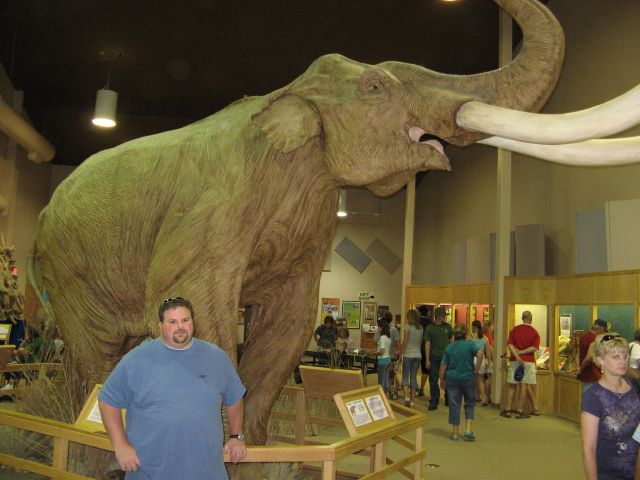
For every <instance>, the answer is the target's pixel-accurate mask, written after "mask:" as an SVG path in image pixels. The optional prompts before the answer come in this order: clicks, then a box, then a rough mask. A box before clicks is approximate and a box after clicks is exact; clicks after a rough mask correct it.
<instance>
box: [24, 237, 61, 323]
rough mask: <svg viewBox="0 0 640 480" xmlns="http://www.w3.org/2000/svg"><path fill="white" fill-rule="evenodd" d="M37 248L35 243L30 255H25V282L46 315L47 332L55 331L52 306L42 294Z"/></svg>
mask: <svg viewBox="0 0 640 480" xmlns="http://www.w3.org/2000/svg"><path fill="white" fill-rule="evenodd" d="M37 250H38V246H37V243H36V244H34V246H33V249H32V250H31V255H29V256H28V257H27V282H28V284H29V285H30V286H31V288H32V289H33V291H34V292H35V294H36V297H38V301H39V302H40V305H41V306H42V308H43V309H44V312H45V314H46V315H47V329H46V330H47V331H49V332H55V327H56V326H57V322H56V317H55V314H54V313H53V308H51V304H50V303H49V302H48V301H47V300H46V299H45V298H44V295H43V286H44V285H43V284H44V282H43V278H42V274H41V271H40V265H39V263H38V256H37Z"/></svg>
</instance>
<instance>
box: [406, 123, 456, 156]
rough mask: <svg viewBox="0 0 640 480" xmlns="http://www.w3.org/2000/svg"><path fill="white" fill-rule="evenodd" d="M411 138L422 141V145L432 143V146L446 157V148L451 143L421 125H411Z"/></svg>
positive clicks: (417, 141) (418, 141)
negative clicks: (425, 129)
mask: <svg viewBox="0 0 640 480" xmlns="http://www.w3.org/2000/svg"><path fill="white" fill-rule="evenodd" d="M409 138H410V139H411V140H412V141H414V142H416V143H421V144H422V145H430V146H431V147H433V148H435V149H436V150H437V151H438V152H439V153H440V154H441V155H443V156H445V157H446V154H445V153H444V149H445V147H446V146H447V145H449V143H448V142H446V141H445V140H443V139H442V138H440V137H437V136H435V135H431V134H430V133H427V132H426V131H424V130H423V129H421V128H420V127H411V128H410V129H409Z"/></svg>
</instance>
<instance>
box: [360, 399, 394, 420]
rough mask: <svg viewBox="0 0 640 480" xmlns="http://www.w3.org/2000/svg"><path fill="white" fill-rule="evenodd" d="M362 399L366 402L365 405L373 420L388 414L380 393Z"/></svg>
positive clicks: (385, 416)
mask: <svg viewBox="0 0 640 480" xmlns="http://www.w3.org/2000/svg"><path fill="white" fill-rule="evenodd" d="M364 401H365V402H366V403H367V407H369V411H370V412H371V415H372V416H373V419H374V420H382V419H383V418H387V417H388V416H389V412H388V411H387V408H386V407H385V405H384V402H383V401H382V397H380V395H371V396H370V397H365V399H364Z"/></svg>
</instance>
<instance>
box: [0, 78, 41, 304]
mask: <svg viewBox="0 0 640 480" xmlns="http://www.w3.org/2000/svg"><path fill="white" fill-rule="evenodd" d="M0 77H1V78H0V95H2V97H3V98H4V99H5V101H6V102H7V103H9V104H10V105H11V104H12V99H13V96H14V91H13V88H12V87H11V82H10V81H9V79H8V77H7V76H6V74H5V72H4V70H3V69H2V67H1V66H0ZM50 177H51V164H49V163H45V164H36V163H33V162H31V161H30V160H28V159H27V157H26V152H25V151H24V150H23V149H22V148H20V147H16V148H15V153H14V148H13V147H11V146H10V145H9V141H8V139H7V137H6V136H5V135H4V134H1V133H0V189H1V190H0V193H2V195H4V197H6V199H7V201H8V204H9V206H8V209H7V211H6V212H5V213H4V214H0V233H1V234H2V235H3V237H4V239H5V242H6V243H7V244H8V245H15V247H16V249H15V259H16V261H17V264H18V282H19V286H20V289H21V290H22V291H23V292H24V287H25V282H26V271H27V269H26V266H27V257H28V255H29V253H30V250H31V245H32V243H33V238H34V236H35V231H36V228H37V224H38V215H39V214H40V211H41V210H42V209H43V208H44V206H45V205H46V204H47V202H48V201H49V191H50V181H51V180H50Z"/></svg>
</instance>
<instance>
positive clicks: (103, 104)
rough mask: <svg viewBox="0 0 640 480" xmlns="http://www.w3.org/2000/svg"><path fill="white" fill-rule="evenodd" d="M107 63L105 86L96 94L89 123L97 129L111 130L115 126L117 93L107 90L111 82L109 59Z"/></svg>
mask: <svg viewBox="0 0 640 480" xmlns="http://www.w3.org/2000/svg"><path fill="white" fill-rule="evenodd" d="M107 61H108V62H109V73H108V74H107V84H106V85H105V86H104V87H103V88H101V89H100V90H98V91H97V92H96V107H95V110H94V112H93V120H91V122H92V123H93V124H94V125H97V126H98V127H107V128H111V127H115V126H116V109H117V108H118V92H115V91H113V90H110V89H109V82H110V81H111V59H108V60H107Z"/></svg>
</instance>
